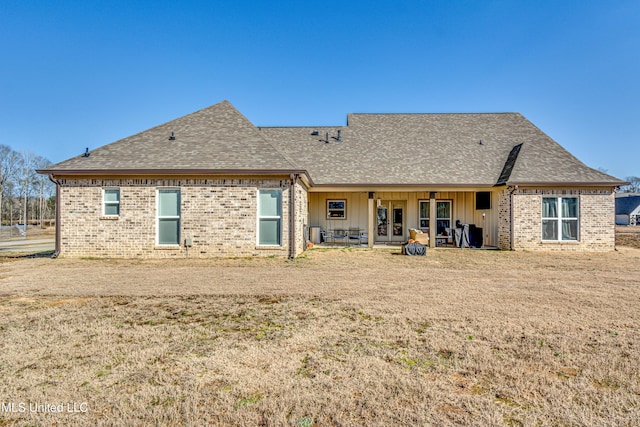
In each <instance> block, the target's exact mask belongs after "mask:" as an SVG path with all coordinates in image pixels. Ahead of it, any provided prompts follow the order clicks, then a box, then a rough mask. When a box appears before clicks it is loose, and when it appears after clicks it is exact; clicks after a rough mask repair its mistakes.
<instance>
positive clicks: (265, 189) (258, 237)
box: [256, 188, 284, 249]
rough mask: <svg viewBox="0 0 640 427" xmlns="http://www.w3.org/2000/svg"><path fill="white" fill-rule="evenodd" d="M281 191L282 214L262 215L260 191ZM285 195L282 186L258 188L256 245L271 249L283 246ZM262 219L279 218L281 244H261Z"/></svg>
mask: <svg viewBox="0 0 640 427" xmlns="http://www.w3.org/2000/svg"><path fill="white" fill-rule="evenodd" d="M274 190H275V191H279V192H280V215H279V216H274V215H269V216H261V215H260V192H261V191H274ZM283 197H284V192H283V191H282V188H258V193H257V199H258V200H257V203H256V247H258V248H260V249H269V248H274V249H275V248H282V247H283V245H282V240H283V239H282V238H283V232H284V231H283V218H282V217H283V200H282V199H283ZM261 219H277V220H279V221H280V227H279V231H280V235H279V236H278V239H279V241H280V244H278V245H274V244H260V220H261Z"/></svg>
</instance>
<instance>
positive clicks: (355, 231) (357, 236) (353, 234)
mask: <svg viewBox="0 0 640 427" xmlns="http://www.w3.org/2000/svg"><path fill="white" fill-rule="evenodd" d="M348 238H349V245H351V242H356V241H357V242H358V246H360V245H362V233H361V232H360V229H359V228H357V227H350V228H349V234H348Z"/></svg>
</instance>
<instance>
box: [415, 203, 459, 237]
mask: <svg viewBox="0 0 640 427" xmlns="http://www.w3.org/2000/svg"><path fill="white" fill-rule="evenodd" d="M423 202H426V203H429V202H430V199H418V228H420V229H422V228H429V226H427V227H422V226H421V224H420V222H421V221H422V220H426V221H427V224H428V223H429V217H428V216H427V217H426V218H425V217H421V216H420V204H421V203H423ZM440 202H442V203H449V217H448V218H439V217H438V203H440ZM439 220H449V227H448V228H449V229H451V223H452V222H453V200H451V199H436V228H437V227H438V221H439ZM437 231H438V230H436V234H437Z"/></svg>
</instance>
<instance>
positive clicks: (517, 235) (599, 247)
mask: <svg viewBox="0 0 640 427" xmlns="http://www.w3.org/2000/svg"><path fill="white" fill-rule="evenodd" d="M510 191H512V190H508V189H507V190H504V191H503V192H502V193H501V194H500V199H499V209H500V219H499V234H498V240H499V247H500V249H510V247H511V244H513V249H516V250H544V251H610V250H613V249H614V248H615V198H614V193H613V191H611V189H598V188H592V189H589V188H552V189H549V188H547V189H545V188H521V189H517V190H513V196H512V202H511V203H510V197H509V192H510ZM543 197H577V198H578V200H579V240H578V241H559V242H548V241H542V198H543ZM511 210H513V235H510V230H511Z"/></svg>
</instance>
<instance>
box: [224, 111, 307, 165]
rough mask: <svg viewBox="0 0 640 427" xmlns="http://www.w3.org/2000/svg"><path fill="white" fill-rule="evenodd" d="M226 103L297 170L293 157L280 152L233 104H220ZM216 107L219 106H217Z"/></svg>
mask: <svg viewBox="0 0 640 427" xmlns="http://www.w3.org/2000/svg"><path fill="white" fill-rule="evenodd" d="M225 102H226V103H227V104H228V105H229V107H231V110H232V111H234V112H235V114H237V115H238V116H239V117H240V118H242V119H243V120H245V121H246V122H247V123H249V125H251V127H252V128H253V130H254V131H255V133H256V135H258V136H259V137H260V139H261V140H262V141H264V142H265V143H267V144H268V145H269V146H270V147H271V148H272V149H273V150H274V151H275V152H276V153H278V154H279V155H281V156H282V158H283V159H284V160H286V161H287V162H288V163H289V165H290V166H291V167H292V168H294V169H295V168H297V167H298V165H297V164H296V163H295V162H294V161H293V159H292V158H291V157H289V156H288V155H286V154H285V153H283V152H282V151H280V150H279V149H278V148H277V147H276V146H275V145H273V144H272V143H271V141H269V140H268V139H267V138H265V137H264V135H262V134H261V133H260V130H259V129H258V127H257V126H256V125H254V124H253V123H252V122H251V120H249V119H248V118H247V117H246V116H245V115H244V114H242V113H241V112H240V111H238V109H237V108H236V107H234V106H233V104H231V103H230V102H229V101H226V100H225V101H221V102H219V104H222V103H225ZM216 105H217V104H216Z"/></svg>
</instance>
